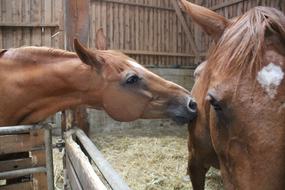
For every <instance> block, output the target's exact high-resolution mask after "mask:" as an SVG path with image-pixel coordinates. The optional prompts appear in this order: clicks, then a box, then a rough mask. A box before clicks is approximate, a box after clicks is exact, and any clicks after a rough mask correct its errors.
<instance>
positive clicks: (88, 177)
mask: <svg viewBox="0 0 285 190" xmlns="http://www.w3.org/2000/svg"><path fill="white" fill-rule="evenodd" d="M66 153H67V155H68V156H69V157H70V161H71V163H72V165H73V167H74V170H75V171H76V172H77V176H78V177H79V181H80V183H81V184H82V188H83V189H93V190H107V188H106V187H105V186H104V184H103V183H102V181H101V180H100V178H99V177H98V176H97V174H96V173H95V171H94V170H93V168H92V166H91V164H90V163H89V160H88V158H87V157H86V156H85V154H84V153H83V152H82V151H81V149H80V147H79V145H78V144H76V143H75V142H74V141H73V139H72V137H71V136H67V138H66Z"/></svg>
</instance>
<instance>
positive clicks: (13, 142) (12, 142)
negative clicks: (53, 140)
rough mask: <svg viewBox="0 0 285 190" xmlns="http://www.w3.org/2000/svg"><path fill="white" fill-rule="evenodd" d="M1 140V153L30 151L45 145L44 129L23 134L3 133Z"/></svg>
mask: <svg viewBox="0 0 285 190" xmlns="http://www.w3.org/2000/svg"><path fill="white" fill-rule="evenodd" d="M0 142H1V143H0V155H3V154H9V153H16V152H26V151H30V150H33V149H34V148H37V147H42V146H44V139H43V131H42V130H39V131H37V132H31V134H21V135H3V136H0ZM0 157H1V156H0Z"/></svg>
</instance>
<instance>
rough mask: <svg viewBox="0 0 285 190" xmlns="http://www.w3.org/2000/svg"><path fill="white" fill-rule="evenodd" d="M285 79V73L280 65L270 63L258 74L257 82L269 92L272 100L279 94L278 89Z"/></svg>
mask: <svg viewBox="0 0 285 190" xmlns="http://www.w3.org/2000/svg"><path fill="white" fill-rule="evenodd" d="M283 78H284V72H283V71H282V68H281V67H280V66H279V65H275V64H274V63H270V64H269V65H267V66H266V67H263V68H262V70H261V71H259V72H258V74H257V81H258V82H259V84H260V85H261V86H262V88H263V89H264V90H265V91H266V92H267V94H268V95H269V97H270V98H274V97H275V96H276V94H277V88H278V86H279V85H280V84H281V81H282V80H283Z"/></svg>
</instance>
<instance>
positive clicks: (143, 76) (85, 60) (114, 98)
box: [0, 30, 196, 126]
mask: <svg viewBox="0 0 285 190" xmlns="http://www.w3.org/2000/svg"><path fill="white" fill-rule="evenodd" d="M97 40H98V42H96V44H97V46H98V47H97V48H99V49H97V50H90V49H87V48H85V47H84V46H82V45H81V44H80V43H79V42H78V41H77V40H75V43H74V46H75V50H76V53H77V54H76V53H72V52H67V51H64V50H59V49H52V48H46V47H22V48H15V49H9V50H7V51H3V53H2V56H1V57H0V89H1V90H0V126H3V125H17V124H33V123H37V122H39V121H41V120H43V119H45V118H46V117H48V116H49V115H51V114H54V113H55V112H57V111H60V110H64V109H66V108H72V107H75V106H78V105H87V106H90V107H92V108H97V109H104V110H105V111H106V112H107V113H108V114H109V115H110V116H111V117H113V118H114V119H116V120H119V121H133V120H136V119H138V118H148V119H150V118H165V117H170V118H173V119H174V120H176V121H178V122H179V121H180V122H181V123H184V122H187V121H189V120H191V119H193V118H194V117H195V115H196V113H195V110H193V109H190V108H189V101H190V100H191V101H193V100H192V99H191V97H190V95H189V94H190V93H189V92H188V91H187V90H186V89H184V88H182V87H181V86H178V85H176V84H174V83H172V82H170V81H167V80H164V79H162V78H161V77H159V76H157V75H155V74H154V73H152V72H150V71H149V70H147V69H146V68H144V67H142V66H139V65H137V66H136V65H133V64H131V63H129V60H132V59H131V58H129V57H128V56H126V55H124V54H122V53H121V52H117V51H112V50H106V38H105V37H104V36H103V33H102V30H100V31H99V34H97ZM132 61H134V60H132ZM133 76H137V77H138V78H137V79H138V80H135V82H134V83H133V84H129V83H127V82H126V81H127V80H129V79H130V78H131V77H133Z"/></svg>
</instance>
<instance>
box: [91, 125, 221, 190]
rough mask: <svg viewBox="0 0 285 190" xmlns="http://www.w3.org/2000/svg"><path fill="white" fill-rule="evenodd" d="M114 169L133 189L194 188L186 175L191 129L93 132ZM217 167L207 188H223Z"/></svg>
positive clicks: (144, 128) (131, 129)
mask: <svg viewBox="0 0 285 190" xmlns="http://www.w3.org/2000/svg"><path fill="white" fill-rule="evenodd" d="M91 138H92V139H93V141H94V142H95V144H96V145H97V146H98V148H99V149H100V150H101V151H102V153H103V154H104V155H105V157H106V159H107V160H108V161H109V162H110V163H111V165H112V166H113V167H114V169H115V170H116V171H117V172H118V173H119V174H120V175H121V176H122V177H123V179H124V180H125V181H126V182H127V183H128V184H129V186H130V188H131V189H133V190H186V189H187V190H188V189H192V187H191V184H190V181H189V178H188V177H187V176H185V173H186V165H187V157H188V152H187V129H186V126H182V127H177V126H175V127H166V126H156V127H153V126H144V127H136V128H128V129H122V128H120V129H117V130H111V131H105V132H102V133H101V132H100V133H97V134H93V135H91ZM221 189H223V187H222V182H221V179H220V176H219V172H218V171H217V170H214V169H211V170H210V171H209V172H208V174H207V183H206V190H221Z"/></svg>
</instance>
